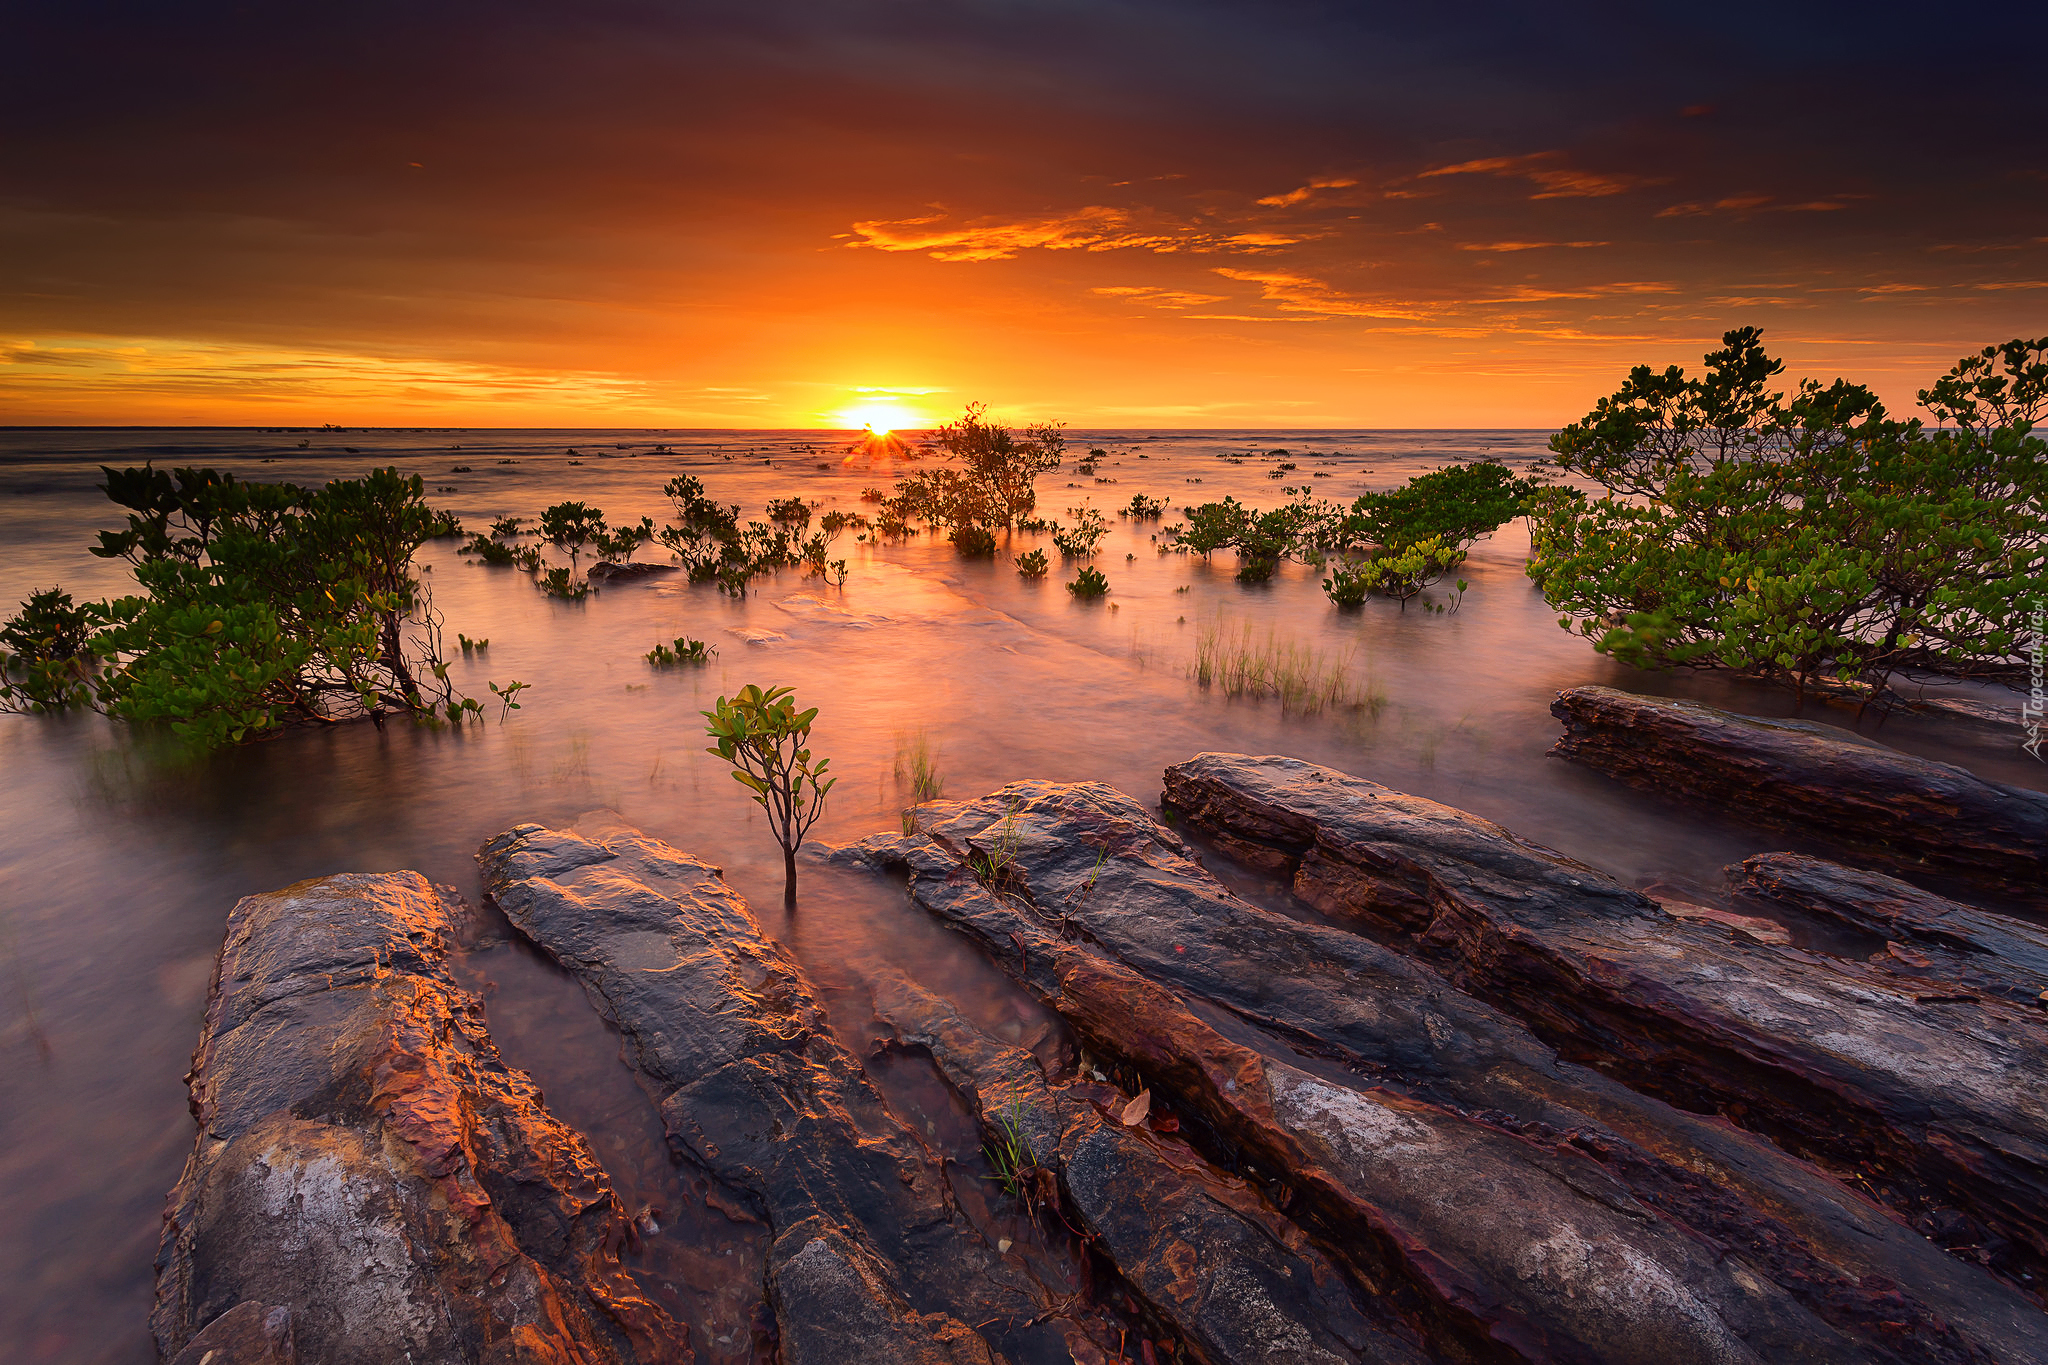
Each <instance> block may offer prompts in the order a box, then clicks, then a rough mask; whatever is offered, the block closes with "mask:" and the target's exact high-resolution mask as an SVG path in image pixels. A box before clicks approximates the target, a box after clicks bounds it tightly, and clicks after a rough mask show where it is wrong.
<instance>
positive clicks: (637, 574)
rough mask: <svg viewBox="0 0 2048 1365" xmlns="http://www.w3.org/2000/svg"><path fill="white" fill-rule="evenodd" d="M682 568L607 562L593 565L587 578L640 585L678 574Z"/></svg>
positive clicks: (593, 580) (596, 581)
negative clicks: (654, 579) (667, 575)
mask: <svg viewBox="0 0 2048 1365" xmlns="http://www.w3.org/2000/svg"><path fill="white" fill-rule="evenodd" d="M681 568H682V566H681V565H680V564H640V563H636V562H634V561H632V560H628V561H627V562H625V563H624V564H614V563H611V562H610V561H605V562H603V563H600V564H593V565H591V566H590V573H589V574H588V575H587V576H588V577H589V579H590V581H591V582H593V583H638V582H641V581H643V580H645V579H649V578H659V577H660V576H661V575H663V574H671V573H676V572H678V571H679V570H680V569H681Z"/></svg>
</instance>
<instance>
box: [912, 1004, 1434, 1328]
mask: <svg viewBox="0 0 2048 1365" xmlns="http://www.w3.org/2000/svg"><path fill="white" fill-rule="evenodd" d="M873 990H874V1000H875V1013H876V1015H877V1017H878V1018H880V1019H881V1020H882V1021H883V1022H884V1023H885V1024H887V1025H888V1026H890V1027H891V1028H892V1029H893V1030H894V1031H895V1037H896V1039H897V1040H898V1041H899V1042H900V1043H902V1044H907V1045H912V1046H916V1047H919V1048H922V1049H924V1050H926V1051H927V1052H928V1053H929V1054H930V1056H931V1058H932V1060H933V1062H934V1064H935V1065H936V1066H937V1067H938V1069H939V1072H940V1074H941V1075H942V1076H943V1077H944V1078H945V1079H946V1082H947V1083H948V1084H949V1085H951V1086H952V1087H953V1088H954V1089H955V1090H956V1091H957V1092H958V1093H959V1094H960V1095H961V1096H962V1097H963V1098H965V1099H966V1100H967V1102H968V1104H969V1105H970V1107H971V1108H972V1109H973V1110H974V1112H975V1114H976V1115H977V1116H978V1117H979V1119H980V1121H981V1123H982V1127H983V1130H984V1132H985V1133H986V1134H987V1135H988V1137H989V1140H990V1142H991V1143H992V1144H995V1145H997V1146H999V1147H1000V1148H1002V1149H1004V1150H1006V1151H1010V1152H1013V1153H1014V1152H1017V1151H1018V1149H1019V1148H1021V1149H1022V1152H1021V1155H1022V1161H1021V1162H1020V1163H1019V1166H1021V1169H1020V1168H1019V1167H1018V1166H1013V1167H1012V1169H1010V1170H1009V1171H1007V1172H1003V1174H1006V1175H1008V1176H1009V1177H1010V1179H1011V1181H1012V1183H1013V1184H1015V1185H1017V1186H1019V1187H1021V1188H1020V1190H1019V1193H1020V1195H1021V1196H1022V1197H1023V1198H1025V1199H1026V1200H1028V1201H1031V1202H1033V1203H1035V1204H1036V1203H1043V1204H1045V1205H1046V1206H1047V1209H1046V1212H1047V1214H1048V1215H1049V1216H1054V1217H1059V1218H1061V1219H1063V1220H1065V1219H1071V1220H1074V1221H1075V1222H1076V1224H1077V1226H1078V1228H1079V1230H1080V1231H1081V1232H1082V1233H1083V1234H1084V1235H1085V1236H1087V1237H1088V1238H1089V1239H1090V1240H1091V1242H1092V1243H1093V1244H1094V1245H1095V1246H1096V1248H1097V1249H1098V1250H1099V1251H1100V1252H1101V1253H1102V1254H1103V1255H1104V1256H1105V1258H1106V1259H1107V1260H1108V1261H1109V1262H1110V1263H1111V1264H1112V1265H1114V1266H1115V1268H1116V1270H1117V1272H1118V1273H1119V1274H1120V1275H1121V1276H1122V1277H1123V1279H1124V1280H1125V1281H1126V1282H1127V1283H1128V1284H1129V1285H1130V1286H1131V1287H1132V1289H1134V1290H1135V1291H1136V1292H1137V1293H1138V1294H1139V1295H1141V1296H1142V1297H1143V1298H1144V1300H1145V1302H1146V1304H1147V1306H1148V1307H1149V1309H1150V1310H1151V1312H1152V1313H1153V1314H1154V1315H1155V1316H1156V1317H1158V1318H1159V1319H1161V1320H1162V1321H1164V1322H1165V1323H1167V1324H1168V1325H1169V1326H1170V1327H1171V1328H1172V1330H1173V1332H1174V1335H1175V1336H1176V1337H1178V1338H1179V1339H1180V1340H1182V1341H1185V1342H1187V1343H1189V1344H1190V1345H1191V1346H1192V1347H1193V1348H1194V1349H1195V1350H1196V1351H1198V1352H1200V1358H1201V1359H1202V1360H1205V1361H1210V1362H1213V1365H1234V1363H1235V1362H1253V1361H1258V1362H1271V1363H1272V1365H1338V1362H1345V1361H1360V1360H1364V1361H1382V1362H1388V1365H1395V1362H1404V1363H1405V1362H1412V1363H1413V1365H1422V1362H1423V1361H1424V1360H1425V1357H1424V1356H1423V1354H1422V1353H1421V1351H1420V1350H1418V1349H1417V1347H1416V1346H1415V1344H1414V1343H1412V1342H1410V1341H1407V1340H1403V1339H1402V1338H1400V1337H1398V1336H1396V1335H1395V1334H1394V1333H1392V1332H1390V1331H1388V1330H1387V1329H1386V1328H1385V1327H1383V1326H1380V1325H1378V1324H1375V1323H1372V1322H1369V1321H1368V1320H1367V1319H1366V1316H1365V1314H1364V1313H1363V1312H1362V1311H1361V1310H1360V1308H1359V1305H1358V1303H1357V1302H1356V1300H1355V1298H1354V1296H1353V1292H1352V1290H1351V1287H1350V1286H1349V1284H1348V1283H1347V1282H1346V1281H1345V1279H1344V1277H1343V1275H1342V1274H1341V1272H1339V1271H1338V1270H1337V1268H1336V1267H1335V1266H1334V1265H1332V1264H1331V1263H1330V1261H1329V1260H1328V1259H1327V1258H1326V1257H1324V1256H1323V1254H1322V1253H1321V1252H1319V1251H1318V1250H1317V1249H1316V1248H1315V1247H1314V1246H1312V1245H1311V1244H1310V1243H1309V1240H1308V1238H1307V1237H1306V1236H1305V1235H1304V1234H1303V1233H1302V1232H1301V1230H1300V1229H1299V1228H1297V1227H1295V1226H1294V1225H1293V1224H1292V1223H1290V1222H1288V1221H1287V1220H1286V1219H1285V1218H1284V1217H1282V1216H1281V1215H1280V1213H1279V1212H1278V1211H1277V1210H1275V1209H1274V1208H1273V1207H1272V1206H1271V1204H1269V1203H1268V1202H1267V1201H1266V1200H1265V1199H1264V1198H1263V1197H1261V1196H1260V1194H1259V1193H1258V1192H1257V1191H1256V1190H1255V1189H1253V1188H1251V1187H1250V1186H1249V1185H1248V1184H1247V1183H1246V1182H1245V1181H1243V1180H1241V1179H1237V1178H1235V1177H1232V1176H1229V1175H1226V1174H1224V1173H1223V1172H1221V1171H1218V1170H1216V1169H1215V1168H1214V1167H1212V1166H1210V1165H1209V1163H1208V1162H1206V1161H1204V1160H1203V1159H1202V1158H1201V1157H1200V1156H1198V1155H1196V1154H1195V1153H1194V1152H1193V1151H1192V1150H1190V1149H1189V1148H1188V1146H1187V1144H1186V1143H1185V1142H1184V1141H1181V1140H1180V1139H1177V1138H1173V1137H1167V1136H1162V1135H1160V1134H1157V1133H1154V1132H1151V1131H1148V1130H1147V1128H1146V1127H1145V1125H1144V1121H1143V1120H1142V1119H1138V1120H1133V1121H1132V1122H1128V1123H1127V1122H1125V1121H1123V1118H1122V1114H1123V1112H1124V1111H1125V1110H1126V1109H1127V1106H1128V1100H1129V1097H1128V1096H1126V1095H1124V1094H1123V1093H1122V1092H1121V1091H1118V1090H1116V1089H1114V1088H1113V1087H1110V1086H1107V1085H1097V1084H1091V1083H1089V1081H1088V1080H1087V1079H1086V1078H1085V1077H1079V1076H1076V1077H1070V1078H1067V1079H1066V1080H1065V1081H1064V1082H1063V1083H1058V1084H1055V1083H1053V1082H1050V1081H1049V1080H1048V1078H1047V1077H1046V1076H1045V1074H1044V1072H1043V1071H1042V1070H1041V1068H1040V1066H1039V1063H1038V1059H1037V1058H1035V1057H1034V1056H1032V1054H1031V1053H1029V1052H1026V1051H1025V1050H1023V1049H1022V1048H1017V1047H1010V1046H1006V1045H1004V1044H1002V1043H999V1042H997V1041H996V1040H995V1039H993V1038H990V1037H989V1036H988V1035H987V1034H985V1033H982V1032H981V1031H980V1030H979V1029H977V1028H975V1027H974V1025H972V1024H970V1023H969V1022H967V1020H965V1019H964V1018H962V1017H961V1016H960V1014H959V1013H958V1012H957V1011H956V1010H954V1009H953V1007H952V1006H951V1005H949V1004H947V1003H946V1002H945V1001H944V1000H942V999H940V998H939V997H937V996H935V995H932V994H931V993H930V992H928V991H925V990H922V989H921V988H919V987H918V986H917V985H916V984H915V983H913V982H911V981H910V980H909V979H908V978H906V977H904V976H901V975H900V974H894V973H890V974H885V975H883V976H882V977H880V978H879V979H878V980H876V981H875V982H874V984H873Z"/></svg>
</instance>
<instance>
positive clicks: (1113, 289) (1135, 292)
mask: <svg viewBox="0 0 2048 1365" xmlns="http://www.w3.org/2000/svg"><path fill="white" fill-rule="evenodd" d="M1088 292H1089V293H1091V294H1102V295H1106V296H1108V297H1110V298H1121V299H1129V300H1131V301H1132V302H1133V303H1145V304H1150V305H1151V306H1152V307H1154V308H1196V307H1200V306H1201V305H1202V304H1205V303H1221V302H1223V299H1224V295H1222V294H1196V293H1191V292H1189V291H1188V290H1185V289H1156V288H1154V287H1152V286H1151V285H1142V284H1113V285H1106V286H1104V287H1103V288H1100V289H1091V290H1089V291H1088Z"/></svg>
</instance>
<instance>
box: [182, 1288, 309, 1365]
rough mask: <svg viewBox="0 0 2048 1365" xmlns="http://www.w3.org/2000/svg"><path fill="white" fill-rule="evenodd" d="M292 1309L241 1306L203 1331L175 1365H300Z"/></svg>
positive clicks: (239, 1304)
mask: <svg viewBox="0 0 2048 1365" xmlns="http://www.w3.org/2000/svg"><path fill="white" fill-rule="evenodd" d="M297 1360H298V1352H297V1350H296V1349H295V1348H294V1347H293V1345H292V1310H291V1309H289V1308H286V1307H285V1306H284V1305H282V1304H277V1305H265V1304H261V1303H256V1302H253V1301H252V1302H249V1303H238V1304H236V1305H235V1306H234V1307H233V1308H230V1309H229V1310H228V1311H227V1312H225V1313H222V1314H221V1315H220V1316H219V1317H217V1318H215V1319H214V1320H213V1321H212V1322H209V1323H207V1324H206V1326H205V1327H203V1328H201V1329H200V1331H199V1335H198V1336H195V1337H193V1338H192V1340H191V1341H189V1342H187V1343H186V1345H185V1349H184V1350H182V1351H180V1352H178V1354H177V1356H176V1357H174V1358H173V1359H172V1361H171V1365H296V1362H297Z"/></svg>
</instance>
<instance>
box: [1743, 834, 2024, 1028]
mask: <svg viewBox="0 0 2048 1365" xmlns="http://www.w3.org/2000/svg"><path fill="white" fill-rule="evenodd" d="M1728 874H1729V876H1730V878H1731V879H1732V880H1733V881H1734V882H1735V889H1736V891H1737V893H1738V894H1740V895H1743V896H1746V897H1749V898H1752V899H1754V900H1757V901H1761V902H1764V903H1766V904H1770V905H1779V906H1790V907H1792V908H1793V909H1796V910H1799V911H1802V912H1804V913H1806V914H1809V915H1813V916H1815V917H1817V918H1819V919H1823V920H1828V921H1831V922H1833V923H1835V924H1839V925H1841V926H1842V927H1844V928H1848V929H1855V930H1859V931H1861V932H1863V933H1866V934H1872V935H1875V936H1877V937H1879V938H1885V939H1894V940H1900V941H1903V942H1905V943H1909V944H1911V945H1912V948H1911V951H1912V952H1913V953H1914V954H1915V955H1917V956H1919V957H1920V958H1921V959H1922V960H1923V961H1924V963H1925V964H1926V966H1927V967H1928V968H1929V969H1930V971H1931V972H1932V973H1933V974H1934V975H1936V976H1939V977H1941V978H1943V979H1945V980H1948V981H1953V982H1958V983H1961V984H1962V985H1965V986H1968V987H1969V988H1970V989H1972V990H1978V991H1984V992H1986V993H1988V994H1991V995H1995V996H2002V997H2004V998H2005V999H2008V1000H2013V1001H2017V1002H2019V1003H2022V1004H2032V1003H2033V1002H2034V1001H2036V1000H2037V999H2039V998H2040V996H2041V993H2042V992H2043V991H2044V990H2048V929H2043V928H2042V927H2041V926H2040V925H2038V924H2029V923H2028V922H2027V921H2025V920H2021V919H2014V918H2013V917H2012V916H2010V915H2000V914H1994V913H1993V912H1991V911H1989V910H1980V909H1978V908H1977V907H1976V906H1974V905H1964V904H1963V903H1961V902H1960V901H1952V900H1949V899H1947V898H1946V897H1942V896H1937V895H1934V894H1933V893H1932V892H1928V891H1922V890H1921V889H1920V888H1918V887H1916V886H1909V885H1907V884H1906V883H1905V882H1902V881H1900V880H1899V879H1898V878H1896V877H1887V876H1885V875H1884V874H1882V873H1879V872H1859V871H1857V870H1856V869H1854V868H1849V867H1843V866H1841V865H1840V864H1839V863H1831V862H1828V861H1826V860H1825V859H1822V858H1809V857H1807V856H1805V855H1804V854H1799V853H1759V854H1758V855H1756V856H1755V857H1753V858H1745V859H1743V860H1742V861H1741V862H1740V863H1737V864H1736V865H1735V866H1734V867H1731V868H1729V869H1728ZM1894 956H1897V954H1894Z"/></svg>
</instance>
